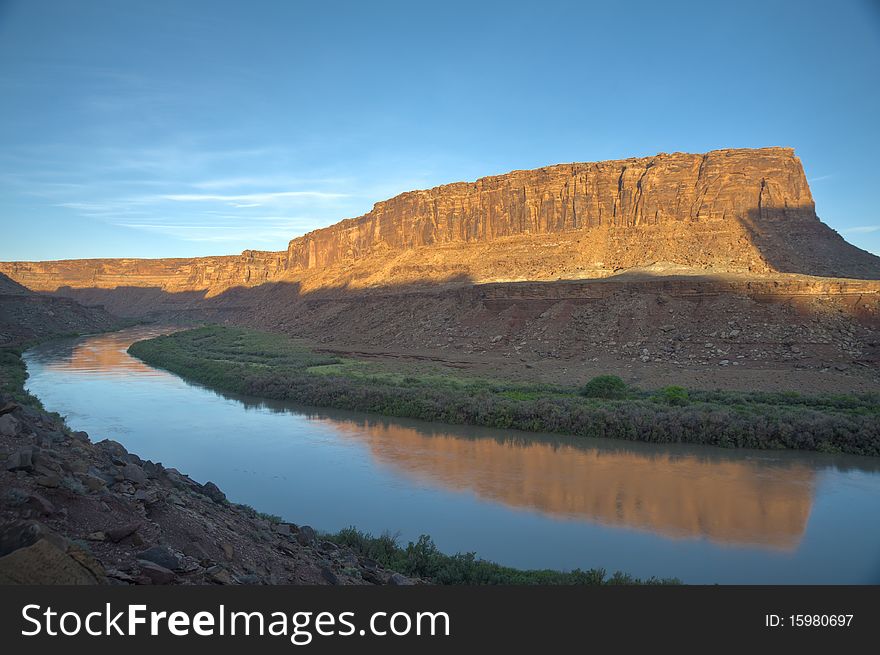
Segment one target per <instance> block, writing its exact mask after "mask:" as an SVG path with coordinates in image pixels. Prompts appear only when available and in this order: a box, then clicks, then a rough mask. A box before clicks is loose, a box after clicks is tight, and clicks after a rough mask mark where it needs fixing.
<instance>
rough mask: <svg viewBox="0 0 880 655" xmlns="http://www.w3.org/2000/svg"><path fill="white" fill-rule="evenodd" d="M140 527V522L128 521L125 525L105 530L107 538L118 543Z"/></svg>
mask: <svg viewBox="0 0 880 655" xmlns="http://www.w3.org/2000/svg"><path fill="white" fill-rule="evenodd" d="M140 527H141V524H140V523H128V524H126V525H121V526H119V527H116V528H111V529H110V530H105V532H106V534H107V539H109V540H110V541H112V542H113V543H119V542H120V541H122V540H123V539H125V538H126V537H128V536H131V535H133V534H134V533H135V532H137V531H138V529H139V528H140Z"/></svg>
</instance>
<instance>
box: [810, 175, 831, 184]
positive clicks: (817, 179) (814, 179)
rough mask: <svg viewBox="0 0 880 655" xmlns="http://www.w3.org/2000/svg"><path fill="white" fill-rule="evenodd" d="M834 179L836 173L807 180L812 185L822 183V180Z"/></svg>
mask: <svg viewBox="0 0 880 655" xmlns="http://www.w3.org/2000/svg"><path fill="white" fill-rule="evenodd" d="M832 177H834V173H830V174H828V175H817V176H816V177H809V178H807V182H809V183H810V184H812V183H813V182H821V181H822V180H829V179H831V178H832Z"/></svg>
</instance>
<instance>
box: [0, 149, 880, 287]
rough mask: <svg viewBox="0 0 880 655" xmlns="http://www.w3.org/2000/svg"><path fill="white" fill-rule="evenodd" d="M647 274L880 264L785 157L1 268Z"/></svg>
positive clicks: (92, 281)
mask: <svg viewBox="0 0 880 655" xmlns="http://www.w3.org/2000/svg"><path fill="white" fill-rule="evenodd" d="M652 264H663V265H670V264H671V265H673V266H679V267H688V268H696V269H700V270H708V271H713V272H752V273H774V272H784V273H802V274H808V275H818V276H829V277H854V278H869V279H878V278H880V258H878V257H876V256H874V255H871V254H870V253H867V252H865V251H862V250H859V249H858V248H855V247H854V246H852V245H850V244H848V243H847V242H846V241H844V240H843V239H842V238H841V237H840V236H839V235H838V234H837V233H836V232H834V231H833V230H831V229H830V228H828V227H827V226H826V225H825V224H823V223H822V222H821V221H820V220H819V218H818V217H817V215H816V211H815V206H814V203H813V198H812V196H811V194H810V189H809V186H808V184H807V180H806V177H805V175H804V170H803V167H802V166H801V162H800V160H799V159H798V158H797V157H796V156H795V155H794V151H793V150H792V149H790V148H761V149H754V150H750V149H737V150H716V151H712V152H709V153H707V154H704V155H694V154H685V153H673V154H659V155H657V156H655V157H645V158H638V159H624V160H619V161H607V162H599V163H586V164H560V165H557V166H549V167H546V168H540V169H537V170H531V171H514V172H512V173H508V174H506V175H498V176H493V177H486V178H482V179H479V180H477V181H476V182H472V183H465V182H460V183H455V184H448V185H444V186H439V187H435V188H433V189H428V190H422V191H411V192H408V193H403V194H401V195H399V196H396V197H394V198H391V199H390V200H386V201H384V202H380V203H377V204H376V205H375V206H374V207H373V210H372V211H370V212H369V213H367V214H364V215H363V216H360V217H358V218H353V219H348V220H344V221H341V222H340V223H337V224H335V225H332V226H330V227H326V228H323V229H320V230H315V231H313V232H310V233H308V234H306V235H304V236H302V237H299V238H297V239H294V240H293V241H291V242H290V244H289V247H288V250H287V252H286V253H285V252H280V253H275V252H259V251H245V252H244V253H242V254H241V255H239V256H228V257H204V258H194V259H156V260H135V259H105V260H68V261H58V262H38V263H34V262H12V263H4V264H0V272H3V273H5V274H7V275H9V277H11V278H12V279H14V280H16V281H18V282H20V283H22V284H24V285H25V286H27V287H29V288H31V289H34V290H50V291H51V290H57V289H59V288H61V287H72V288H80V289H82V288H99V289H107V288H115V287H119V286H134V287H154V288H159V289H162V290H165V291H174V292H180V291H208V292H209V293H219V292H221V291H223V290H225V289H228V288H230V287H235V286H254V285H258V284H261V283H264V282H268V281H275V280H286V281H298V282H300V283H301V284H302V286H303V288H319V287H324V286H342V285H347V286H355V287H356V286H371V285H395V284H409V283H413V282H418V281H439V280H443V279H446V278H452V277H455V278H462V279H470V280H473V281H498V280H529V279H534V280H542V279H543V280H546V279H557V278H560V277H564V278H587V277H603V276H606V275H609V274H611V273H612V272H615V271H618V270H620V269H626V268H632V267H639V266H647V265H652Z"/></svg>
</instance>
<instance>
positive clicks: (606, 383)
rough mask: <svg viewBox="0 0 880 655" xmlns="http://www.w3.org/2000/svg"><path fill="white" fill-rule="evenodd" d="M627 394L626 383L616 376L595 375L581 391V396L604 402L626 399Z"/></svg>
mask: <svg viewBox="0 0 880 655" xmlns="http://www.w3.org/2000/svg"><path fill="white" fill-rule="evenodd" d="M627 392H628V389H627V387H626V382H624V381H623V380H621V379H620V378H619V377H617V376H616V375H597V376H596V377H594V378H593V379H592V380H590V381H589V382H587V383H586V384H585V385H584V388H583V389H581V395H582V396H586V397H587V398H605V399H606V400H621V399H622V398H626V395H627Z"/></svg>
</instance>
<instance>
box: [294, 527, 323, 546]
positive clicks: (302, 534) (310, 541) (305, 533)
mask: <svg viewBox="0 0 880 655" xmlns="http://www.w3.org/2000/svg"><path fill="white" fill-rule="evenodd" d="M296 540H297V541H298V542H299V543H301V544H302V545H303V546H312V545H314V544H315V542H316V541H317V540H318V533H317V532H315V529H314V528H313V527H311V526H310V525H303V526H301V527H300V529H299V532H297V533H296Z"/></svg>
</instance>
